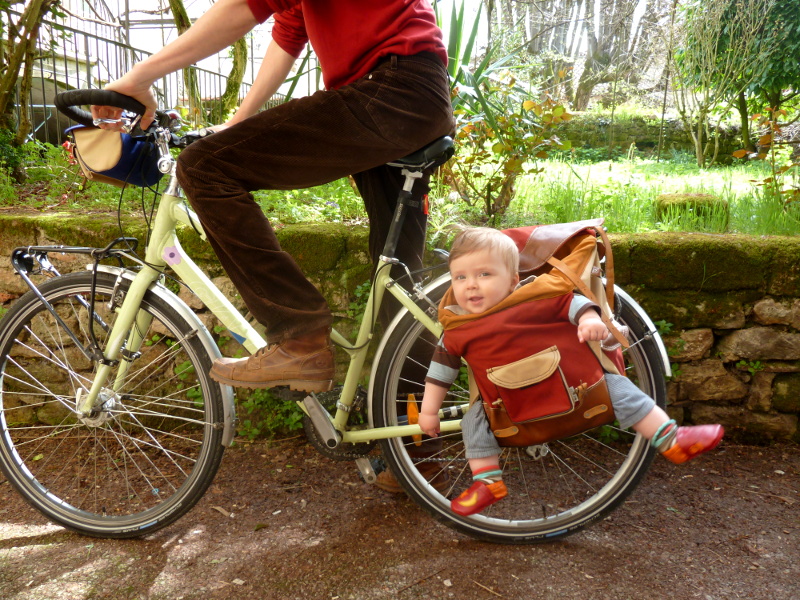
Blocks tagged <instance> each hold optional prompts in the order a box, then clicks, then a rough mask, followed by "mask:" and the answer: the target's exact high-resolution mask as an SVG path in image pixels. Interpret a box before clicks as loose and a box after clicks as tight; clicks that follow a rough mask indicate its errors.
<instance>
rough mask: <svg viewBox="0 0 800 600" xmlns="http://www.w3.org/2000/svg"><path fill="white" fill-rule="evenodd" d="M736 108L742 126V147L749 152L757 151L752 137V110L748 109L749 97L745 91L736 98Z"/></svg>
mask: <svg viewBox="0 0 800 600" xmlns="http://www.w3.org/2000/svg"><path fill="white" fill-rule="evenodd" d="M736 109H737V110H738V111H739V122H740V123H741V126H742V148H744V149H745V150H747V151H748V152H755V151H756V147H755V145H754V144H753V140H751V139H750V112H749V111H748V110H747V98H746V97H745V95H744V92H743V91H742V92H739V96H738V97H737V99H736Z"/></svg>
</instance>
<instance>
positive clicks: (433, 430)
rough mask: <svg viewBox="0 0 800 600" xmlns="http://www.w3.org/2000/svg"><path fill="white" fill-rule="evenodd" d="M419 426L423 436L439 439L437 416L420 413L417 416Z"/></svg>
mask: <svg viewBox="0 0 800 600" xmlns="http://www.w3.org/2000/svg"><path fill="white" fill-rule="evenodd" d="M419 426H420V428H421V429H422V431H423V432H425V435H429V436H430V437H434V438H435V437H439V414H438V413H437V414H434V415H430V414H426V413H420V415H419Z"/></svg>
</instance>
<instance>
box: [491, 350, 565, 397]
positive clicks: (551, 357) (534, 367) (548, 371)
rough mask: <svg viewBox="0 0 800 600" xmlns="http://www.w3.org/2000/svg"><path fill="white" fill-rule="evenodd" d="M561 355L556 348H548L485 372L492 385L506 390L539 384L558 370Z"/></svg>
mask: <svg viewBox="0 0 800 600" xmlns="http://www.w3.org/2000/svg"><path fill="white" fill-rule="evenodd" d="M560 361H561V353H560V352H559V351H558V347H556V346H550V347H549V348H547V349H545V350H542V351H541V352H537V353H536V354H534V355H532V356H527V357H525V358H523V359H520V360H518V361H516V362H513V363H509V364H507V365H503V366H500V367H492V368H491V369H487V370H486V376H487V377H488V378H489V381H491V382H492V383H493V384H495V385H496V386H498V387H502V388H507V389H518V388H523V387H527V386H529V385H533V384H535V383H539V382H540V381H543V380H545V379H547V378H548V377H550V375H552V374H553V373H554V372H555V370H556V369H557V368H558V364H559V362H560Z"/></svg>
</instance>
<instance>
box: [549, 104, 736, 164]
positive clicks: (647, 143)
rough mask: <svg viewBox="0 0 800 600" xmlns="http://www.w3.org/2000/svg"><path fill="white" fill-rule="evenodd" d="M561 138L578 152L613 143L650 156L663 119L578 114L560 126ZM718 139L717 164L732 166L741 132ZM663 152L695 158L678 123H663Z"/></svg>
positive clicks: (689, 137) (720, 135)
mask: <svg viewBox="0 0 800 600" xmlns="http://www.w3.org/2000/svg"><path fill="white" fill-rule="evenodd" d="M558 135H559V136H560V137H562V138H564V139H568V140H570V141H571V142H572V145H573V147H575V148H607V147H608V146H609V143H610V144H611V146H612V147H614V148H617V147H619V148H622V149H623V150H628V149H629V148H630V147H631V144H633V145H635V146H636V149H637V150H639V151H640V152H644V153H645V154H650V153H653V152H655V151H656V150H657V149H658V139H659V136H661V135H662V128H661V118H660V117H659V116H655V115H654V116H652V117H650V118H645V117H642V116H633V117H624V118H617V119H615V120H614V121H613V122H612V120H611V119H610V117H609V116H605V115H596V114H592V113H588V114H582V113H578V114H577V115H575V118H573V119H572V120H571V121H569V122H568V123H564V124H562V125H559V129H558ZM717 135H718V139H719V144H720V147H719V152H718V156H717V162H719V163H723V164H724V163H730V162H732V161H733V157H732V154H733V153H734V152H735V151H736V150H739V149H740V148H741V147H742V141H741V137H740V135H739V130H738V128H731V129H730V130H725V131H720V132H718V134H717ZM662 148H663V149H662V156H669V151H670V149H674V150H683V151H685V152H690V153H692V154H694V142H693V141H692V135H691V133H690V132H689V131H688V130H687V129H686V127H685V126H684V124H683V123H682V122H681V121H680V120H679V119H667V120H666V121H665V122H664V128H663V143H662ZM712 151H713V150H712Z"/></svg>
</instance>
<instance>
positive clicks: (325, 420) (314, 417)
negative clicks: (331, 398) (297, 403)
mask: <svg viewBox="0 0 800 600" xmlns="http://www.w3.org/2000/svg"><path fill="white" fill-rule="evenodd" d="M301 404H302V405H303V409H304V410H305V413H306V414H307V415H308V416H309V418H310V419H311V423H312V424H313V425H314V429H316V430H317V433H318V434H319V437H320V439H321V440H322V442H323V443H324V444H325V445H326V446H327V447H328V448H336V446H338V445H339V442H341V440H342V437H341V435H339V432H338V431H336V428H335V427H334V426H333V423H332V422H331V419H330V415H329V414H328V411H326V410H325V409H324V408H323V407H322V404H320V402H319V400H317V397H316V396H315V395H314V394H313V393H311V394H309V395H308V396H306V397H305V398H303V400H302V402H301Z"/></svg>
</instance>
